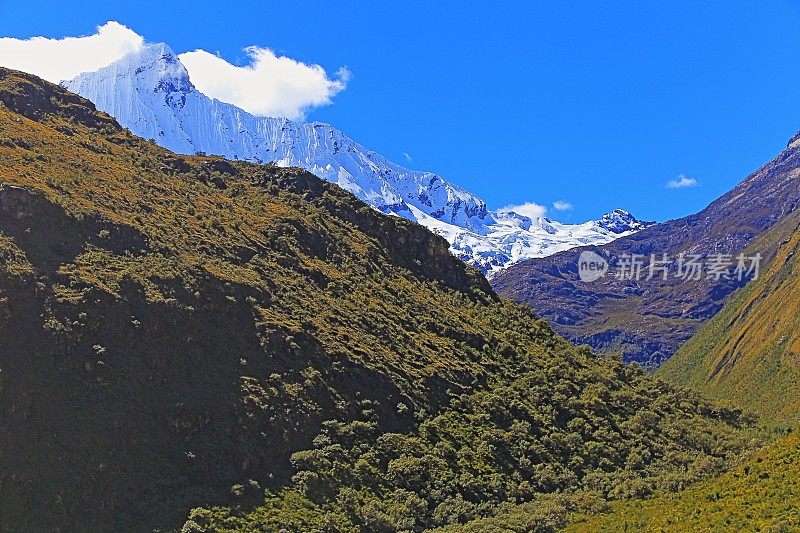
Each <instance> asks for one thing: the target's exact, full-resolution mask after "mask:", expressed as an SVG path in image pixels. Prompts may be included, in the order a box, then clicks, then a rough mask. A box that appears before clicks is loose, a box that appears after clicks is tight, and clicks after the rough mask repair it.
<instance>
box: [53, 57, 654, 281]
mask: <svg viewBox="0 0 800 533" xmlns="http://www.w3.org/2000/svg"><path fill="white" fill-rule="evenodd" d="M62 85H63V86H64V87H66V88H68V89H70V90H71V91H72V92H75V93H77V94H80V95H82V96H84V97H86V98H88V99H89V100H91V101H92V102H94V103H95V105H96V106H97V107H98V109H100V110H102V111H105V112H107V113H109V114H111V115H112V116H114V117H116V118H117V119H118V120H119V121H120V123H121V124H122V125H123V126H124V127H127V128H128V129H130V130H131V131H132V132H134V133H136V134H137V135H139V136H141V137H144V138H146V139H153V140H155V141H156V142H157V143H158V144H159V145H162V146H164V147H166V148H168V149H170V150H172V151H174V152H176V153H182V154H189V155H192V154H195V153H197V152H202V153H207V154H210V155H212V154H213V155H218V156H222V157H227V158H230V159H241V160H246V161H253V162H257V163H272V164H277V165H279V166H298V167H302V168H305V169H306V170H309V171H310V172H312V173H313V174H315V175H317V176H319V177H321V178H323V179H325V180H327V181H330V182H332V183H336V184H337V185H339V186H340V187H342V188H344V189H345V190H347V191H349V192H351V193H353V194H355V195H356V196H357V197H358V198H359V199H361V200H362V201H365V202H366V203H368V204H369V205H372V206H373V207H375V208H376V209H378V210H379V211H382V212H384V213H387V214H395V215H398V216H402V217H404V218H408V219H410V220H414V221H416V222H419V223H421V224H423V225H425V226H427V227H429V228H431V229H433V230H434V231H436V232H437V233H440V234H441V235H443V236H445V237H446V238H447V239H448V241H450V243H451V247H452V249H453V252H454V254H455V255H457V256H458V257H460V258H461V259H464V260H465V261H467V262H469V263H470V264H472V265H473V266H476V267H477V268H479V269H481V270H483V271H484V272H485V273H490V272H493V271H496V270H500V269H502V268H504V267H506V266H507V265H509V264H511V263H513V262H517V261H519V260H521V259H524V258H527V257H534V256H542V255H548V254H551V253H555V252H557V251H560V250H563V249H566V248H570V247H574V246H578V245H585V244H597V243H604V242H609V241H611V240H613V239H615V238H617V237H619V236H620V235H626V234H630V233H632V232H635V231H638V230H639V229H642V228H643V227H646V226H647V225H648V224H649V223H647V222H641V221H638V220H636V219H635V218H634V217H633V216H631V215H630V213H627V212H624V216H618V215H617V216H616V221H617V223H616V224H614V225H609V224H607V222H608V220H610V219H613V218H615V214H614V213H609V214H607V215H605V216H604V217H603V218H601V219H600V220H598V221H590V222H587V223H584V224H574V225H569V224H560V225H559V229H558V231H548V229H549V228H547V227H543V226H547V225H548V224H549V222H550V221H549V220H548V221H546V220H543V219H540V220H531V219H530V218H528V217H525V216H523V215H520V214H518V213H513V211H512V210H506V211H505V212H503V211H502V210H500V211H496V212H492V211H490V210H489V209H488V207H487V205H486V202H485V201H484V200H483V199H481V198H479V197H477V196H476V195H474V194H471V193H469V192H468V191H466V190H465V189H463V188H461V187H458V186H457V185H453V184H452V183H449V182H447V181H445V180H444V179H443V178H441V177H440V176H438V175H436V174H434V173H431V172H422V171H412V170H408V169H406V168H404V167H402V166H400V165H397V164H395V163H392V162H391V161H389V160H388V159H386V158H384V157H383V156H381V155H380V154H377V153H376V152H373V151H371V150H368V149H366V148H364V147H363V146H361V145H359V144H358V143H356V142H355V141H353V140H352V139H350V138H349V137H347V136H346V135H344V134H343V133H342V132H341V131H339V130H337V129H335V128H333V127H332V126H330V125H329V124H325V123H322V122H311V123H294V122H291V121H289V120H287V119H276V118H268V117H254V116H253V115H250V114H249V113H247V112H245V111H243V110H241V109H239V108H237V107H235V106H233V105H230V104H226V103H223V102H220V101H219V100H214V99H210V98H208V97H206V96H205V95H203V94H202V93H200V92H199V91H197V89H196V88H195V87H194V85H192V83H191V81H190V79H189V74H188V72H187V71H186V69H185V67H184V66H183V65H182V64H181V63H180V60H179V58H178V57H177V56H176V55H175V53H174V52H173V51H172V50H171V49H170V48H169V46H168V45H166V44H164V43H159V44H151V45H147V46H145V47H144V49H143V50H142V51H141V52H139V53H134V54H130V55H128V56H125V57H123V58H122V59H120V60H119V61H117V62H115V63H112V64H111V65H109V66H107V67H104V68H102V69H100V70H98V71H96V72H90V73H84V74H80V75H78V76H77V77H75V78H74V79H72V80H67V81H65V82H63V83H62ZM512 213H513V217H509V216H508V215H509V214H512ZM603 221H605V222H606V223H604V222H603Z"/></svg>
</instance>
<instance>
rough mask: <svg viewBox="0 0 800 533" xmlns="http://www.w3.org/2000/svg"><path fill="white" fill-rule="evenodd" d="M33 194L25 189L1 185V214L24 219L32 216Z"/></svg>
mask: <svg viewBox="0 0 800 533" xmlns="http://www.w3.org/2000/svg"><path fill="white" fill-rule="evenodd" d="M30 206H31V193H30V191H28V189H26V188H25V187H16V186H14V185H8V184H6V183H0V214H2V215H3V216H8V217H11V218H15V219H22V218H25V217H27V216H28V215H29V214H30Z"/></svg>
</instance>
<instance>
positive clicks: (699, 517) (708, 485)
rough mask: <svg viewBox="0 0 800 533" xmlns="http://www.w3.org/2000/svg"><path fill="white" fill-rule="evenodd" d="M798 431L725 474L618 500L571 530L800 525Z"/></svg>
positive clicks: (778, 528)
mask: <svg viewBox="0 0 800 533" xmlns="http://www.w3.org/2000/svg"><path fill="white" fill-rule="evenodd" d="M798 479H800V437H799V436H798V435H797V434H795V435H792V436H790V437H786V438H784V439H782V440H780V441H778V442H776V443H774V444H773V445H771V446H769V447H767V448H766V449H764V450H763V451H761V452H760V453H758V454H756V455H755V456H754V457H752V458H751V459H749V460H747V461H745V462H744V463H743V464H741V465H739V466H737V467H736V468H734V469H732V470H731V471H730V472H727V473H726V474H724V475H723V476H721V477H718V478H714V479H711V480H708V481H703V482H701V483H698V484H696V485H693V486H691V487H689V488H688V489H687V490H685V491H683V492H681V493H679V494H667V495H661V496H659V497H657V498H653V499H650V500H646V501H635V502H634V501H630V502H618V503H615V504H613V505H612V506H611V508H612V509H613V512H612V513H610V514H606V515H602V516H594V517H584V518H579V519H575V521H574V522H573V523H572V524H570V526H569V527H568V528H567V531H571V532H583V531H586V532H589V531H592V532H594V531H609V532H612V531H613V532H616V531H664V532H668V531H674V532H676V533H683V532H685V531H799V530H800V484H798V482H797V480H798Z"/></svg>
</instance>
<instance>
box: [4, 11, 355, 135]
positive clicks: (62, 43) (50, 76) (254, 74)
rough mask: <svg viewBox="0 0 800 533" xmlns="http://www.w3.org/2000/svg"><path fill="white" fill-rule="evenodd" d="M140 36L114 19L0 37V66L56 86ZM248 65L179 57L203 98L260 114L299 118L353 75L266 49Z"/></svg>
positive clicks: (140, 40) (133, 45) (200, 53)
mask: <svg viewBox="0 0 800 533" xmlns="http://www.w3.org/2000/svg"><path fill="white" fill-rule="evenodd" d="M144 44H145V40H144V37H142V36H141V35H139V34H138V33H136V32H135V31H133V30H131V29H130V28H128V27H126V26H124V25H123V24H120V23H119V22H116V21H109V22H106V23H105V24H103V25H102V26H98V27H97V30H96V31H95V33H93V34H91V35H85V36H80V37H64V38H59V39H53V38H48V37H32V38H30V39H16V38H12V37H3V38H0V65H2V66H4V67H8V68H12V69H16V70H21V71H24V72H28V73H31V74H35V75H36V76H39V77H41V78H44V79H46V80H47V81H50V82H53V83H59V82H61V81H64V80H69V79H72V78H74V77H75V76H77V75H78V74H81V73H82V72H92V71H95V70H98V69H100V68H103V67H105V66H107V65H110V64H111V63H113V62H115V61H117V60H118V59H121V58H122V57H124V56H126V55H128V54H130V53H132V52H137V51H139V50H141V49H142V47H143V46H144ZM245 52H246V53H247V55H248V57H249V58H250V64H249V65H246V66H241V67H240V66H236V65H233V64H231V63H229V62H228V61H226V60H224V59H223V58H221V57H219V56H218V55H215V54H212V53H210V52H207V51H205V50H201V49H198V50H195V51H193V52H187V53H184V54H180V55H179V58H180V60H181V62H182V63H183V64H184V66H185V67H186V70H187V71H188V72H189V77H190V78H191V80H192V83H194V85H195V86H196V87H197V88H198V89H199V90H200V92H202V93H204V94H205V95H206V96H209V97H211V98H216V99H218V100H220V101H223V102H226V103H229V104H233V105H235V106H238V107H241V108H242V109H244V110H245V111H248V112H249V113H252V114H254V115H259V116H274V117H286V118H289V119H292V120H302V119H304V118H305V116H306V113H308V111H310V110H311V109H314V108H316V107H320V106H325V105H329V104H331V103H332V100H333V97H334V96H336V95H337V94H339V93H340V92H342V91H343V90H344V89H345V87H346V86H347V82H348V81H349V80H350V78H351V77H352V74H351V73H350V71H349V70H348V69H347V68H346V67H341V68H339V69H338V70H337V71H336V73H335V75H334V76H333V77H330V76H328V74H327V73H326V72H325V69H324V68H322V67H321V66H320V65H313V64H306V63H303V62H301V61H297V60H295V59H292V58H290V57H286V56H279V55H277V54H275V52H273V51H272V50H271V49H269V48H262V47H258V46H249V47H247V48H245Z"/></svg>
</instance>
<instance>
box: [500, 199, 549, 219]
mask: <svg viewBox="0 0 800 533" xmlns="http://www.w3.org/2000/svg"><path fill="white" fill-rule="evenodd" d="M498 212H500V213H508V212H514V213H517V214H518V215H522V216H524V217H528V218H530V219H531V220H534V219H536V218H539V217H543V216H545V215H546V214H547V207H546V206H543V205H539V204H537V203H536V202H525V203H522V204H512V205H507V206H505V207H501V208H500V209H498Z"/></svg>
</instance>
